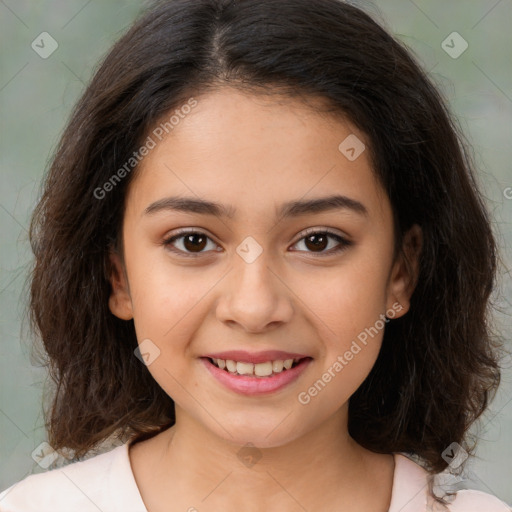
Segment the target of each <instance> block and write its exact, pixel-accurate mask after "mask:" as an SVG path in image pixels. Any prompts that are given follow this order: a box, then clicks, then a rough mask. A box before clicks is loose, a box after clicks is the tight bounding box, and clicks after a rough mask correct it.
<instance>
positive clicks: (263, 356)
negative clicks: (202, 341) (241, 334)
mask: <svg viewBox="0 0 512 512" xmlns="http://www.w3.org/2000/svg"><path fill="white" fill-rule="evenodd" d="M203 357H211V358H212V359H224V361H227V360H228V359H231V361H239V362H241V363H253V364H257V363H266V362H267V361H278V360H281V361H285V360H286V359H302V358H304V357H309V356H307V355H306V354H294V353H291V352H283V351H281V350H265V351H263V352H254V353H252V354H251V353H250V352H246V351H245V350H228V351H227V352H215V353H212V354H205V355H204V356H203Z"/></svg>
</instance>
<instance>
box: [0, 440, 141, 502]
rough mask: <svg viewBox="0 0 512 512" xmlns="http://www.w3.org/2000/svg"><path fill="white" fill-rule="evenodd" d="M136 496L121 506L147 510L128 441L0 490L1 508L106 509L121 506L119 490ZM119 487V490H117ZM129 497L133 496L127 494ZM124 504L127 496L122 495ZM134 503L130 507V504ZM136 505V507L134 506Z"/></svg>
mask: <svg viewBox="0 0 512 512" xmlns="http://www.w3.org/2000/svg"><path fill="white" fill-rule="evenodd" d="M121 489H122V490H123V491H125V490H126V495H128V496H131V498H133V497H134V496H135V499H134V500H133V499H132V501H131V502H128V507H127V508H124V509H123V507H122V506H121V509H119V510H126V511H127V512H128V511H130V512H132V511H133V512H135V511H136V512H146V510H145V508H141V507H140V504H141V501H137V498H138V499H139V500H141V498H140V495H139V494H138V492H137V488H136V485H135V481H134V480H133V473H131V468H130V465H129V458H128V451H127V446H126V444H123V445H121V446H117V447H115V448H113V449H112V450H110V451H108V452H105V453H101V454H99V455H95V456H93V457H90V458H88V459H86V460H82V461H77V462H72V463H70V464H67V465H65V466H63V467H60V468H56V469H51V470H49V471H46V472H43V473H36V474H32V475H29V476H27V477H25V478H24V479H23V480H20V481H19V482H16V483H15V484H13V485H11V486H10V487H9V488H7V489H5V490H4V491H3V492H1V493H0V510H1V511H2V512H35V511H37V512H50V511H51V512H69V510H80V512H89V511H94V512H97V511H98V510H102V511H104V512H107V511H114V510H116V511H117V510H118V507H119V506H120V501H121V500H120V497H121V496H123V494H121V493H120V492H119V491H121ZM116 491H117V492H116ZM128 499H130V498H128ZM122 502H123V504H124V503H125V499H124V496H123V499H122ZM130 507H131V508H130ZM134 507H135V508H134Z"/></svg>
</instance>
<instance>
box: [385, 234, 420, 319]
mask: <svg viewBox="0 0 512 512" xmlns="http://www.w3.org/2000/svg"><path fill="white" fill-rule="evenodd" d="M422 247H423V232H422V230H421V227H420V226H418V225H417V224H414V226H412V227H411V228H410V229H409V231H407V233H406V234H405V236H404V239H403V244H402V251H401V253H400V254H399V256H398V258H397V261H396V262H395V264H394V266H393V270H392V273H391V277H390V281H389V287H388V300H387V308H388V309H393V310H395V311H396V312H397V314H396V315H395V318H398V317H400V316H403V315H405V314H406V313H407V311H409V307H410V299H411V296H412V294H413V292H414V289H415V288H416V284H417V282H418V277H419V272H420V257H421V250H422Z"/></svg>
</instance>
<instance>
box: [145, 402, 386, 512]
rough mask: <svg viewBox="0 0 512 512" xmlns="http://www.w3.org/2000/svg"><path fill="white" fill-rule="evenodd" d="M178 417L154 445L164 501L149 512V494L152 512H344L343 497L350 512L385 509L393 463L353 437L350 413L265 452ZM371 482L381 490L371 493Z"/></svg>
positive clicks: (154, 480) (155, 475)
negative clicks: (170, 507)
mask: <svg viewBox="0 0 512 512" xmlns="http://www.w3.org/2000/svg"><path fill="white" fill-rule="evenodd" d="M176 417H177V421H176V424H175V425H174V426H173V427H172V428H170V429H168V430H166V431H165V432H163V433H161V434H159V435H158V436H156V437H155V438H153V440H149V441H153V449H152V453H153V455H152V457H151V460H147V463H148V464H149V466H150V467H151V468H152V469H151V471H150V473H151V484H150V485H151V486H152V489H153V491H151V496H152V497H153V498H155V497H156V496H157V495H158V500H155V501H154V503H155V505H154V506H152V508H149V502H148V500H149V498H148V499H146V498H147V497H148V495H149V493H148V494H147V496H146V497H145V496H144V494H143V493H142V492H141V494H143V498H144V499H145V502H146V505H147V506H148V510H149V511H150V512H153V510H154V511H155V512H158V510H159V509H158V508H157V505H156V503H157V502H158V503H173V504H174V505H177V503H180V504H182V507H184V508H183V510H189V509H190V510H194V508H191V507H192V506H194V507H196V508H197V510H201V511H202V510H226V511H230V510H240V509H243V510H246V511H251V512H252V511H254V512H256V511H268V510H280V511H288V510H290V511H292V510H293V511H295V510H302V509H305V510H326V511H328V510H340V501H339V500H340V498H343V503H345V504H346V505H347V507H348V508H347V507H346V508H345V510H352V508H350V506H351V505H350V503H353V504H354V508H353V510H358V511H363V510H366V507H365V505H364V503H368V506H369V508H368V510H372V508H371V507H373V510H374V511H375V510H387V508H386V504H387V505H389V501H390V499H391V492H390V491H391V489H390V488H391V482H392V473H393V461H392V457H391V456H381V455H377V454H374V453H372V452H369V451H368V450H365V449H364V448H363V447H361V446H360V445H358V444H357V443H356V442H355V441H354V440H353V439H352V438H351V437H350V436H349V434H348V428H347V408H341V409H340V410H339V411H338V412H337V414H336V415H334V416H332V417H331V418H329V419H328V420H327V421H326V422H324V423H323V424H322V425H321V427H320V428H316V429H315V430H312V431H310V432H308V433H306V434H305V435H302V436H301V437H297V438H295V439H290V440H289V441H288V442H287V443H285V444H280V445H279V446H266V447H261V446H260V447H259V446H252V445H248V443H250V440H247V442H245V443H243V444H241V443H240V442H239V441H238V442H233V440H232V439H231V438H230V435H229V434H228V433H227V432H226V436H225V437H219V436H218V435H216V434H215V433H213V432H212V431H211V430H209V429H207V428H205V426H204V425H203V424H202V423H200V422H197V421H196V420H195V419H194V418H193V417H191V416H189V415H187V414H186V412H185V411H183V410H182V409H180V408H179V406H178V405H177V404H176ZM277 428H279V427H277ZM268 437H271V436H268ZM157 438H158V439H157ZM254 444H256V443H254ZM377 458H378V459H377ZM376 472H377V473H378V474H379V475H380V479H379V476H378V475H376ZM372 477H376V478H377V481H378V482H379V483H377V484H374V483H372V484H371V488H372V493H368V485H369V482H371V480H369V478H372ZM137 482H138V483H140V482H139V479H137ZM146 488H147V486H146ZM157 489H158V490H157ZM141 491H142V489H141ZM369 494H370V496H369ZM164 495H165V497H164ZM379 504H384V507H380V506H379ZM336 505H337V508H336ZM376 505H377V508H376ZM176 509H179V507H177V508H176Z"/></svg>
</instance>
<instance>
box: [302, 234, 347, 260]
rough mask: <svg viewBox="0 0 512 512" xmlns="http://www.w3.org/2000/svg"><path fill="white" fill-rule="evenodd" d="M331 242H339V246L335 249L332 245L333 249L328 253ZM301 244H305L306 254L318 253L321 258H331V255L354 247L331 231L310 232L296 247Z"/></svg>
mask: <svg viewBox="0 0 512 512" xmlns="http://www.w3.org/2000/svg"><path fill="white" fill-rule="evenodd" d="M330 240H335V241H336V242H338V246H336V245H334V248H332V245H331V248H330V249H329V250H328V251H326V249H327V247H329V242H330ZM299 243H304V246H305V247H306V252H312V253H318V254H319V255H320V256H324V255H326V256H329V255H331V254H335V253H338V252H341V251H343V250H344V249H346V248H347V247H348V246H350V245H352V242H350V241H349V240H347V239H345V238H344V237H342V236H341V235H338V234H337V233H333V232H331V231H310V232H309V233H307V234H306V236H304V237H303V238H301V239H300V240H299V241H298V242H297V243H296V244H295V245H297V244H299Z"/></svg>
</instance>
